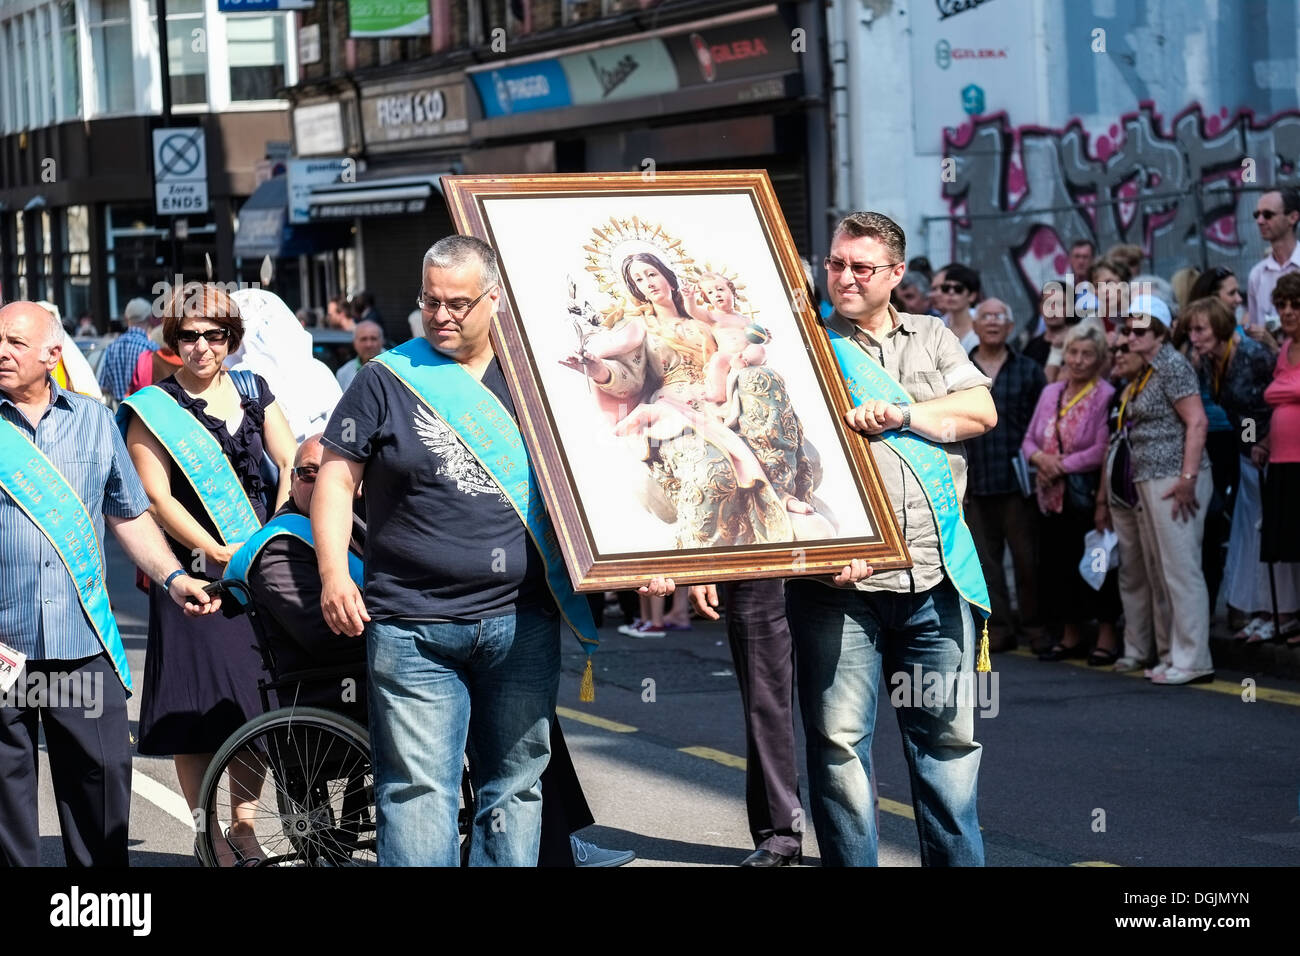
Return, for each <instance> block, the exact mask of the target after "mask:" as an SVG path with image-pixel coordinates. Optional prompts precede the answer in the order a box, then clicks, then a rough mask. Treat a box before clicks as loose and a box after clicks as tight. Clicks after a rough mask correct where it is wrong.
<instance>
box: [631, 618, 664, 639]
mask: <svg viewBox="0 0 1300 956" xmlns="http://www.w3.org/2000/svg"><path fill="white" fill-rule="evenodd" d="M626 633H627V636H628V637H663V636H664V634H665V633H666V632H665V631H664V629H663V628H662V627H655V626H654V625H653V624H651V623H650V622H649V621H642V622H641V623H640V624H638V625H637V626H636V627H634V628H632V630H630V631H627V632H626Z"/></svg>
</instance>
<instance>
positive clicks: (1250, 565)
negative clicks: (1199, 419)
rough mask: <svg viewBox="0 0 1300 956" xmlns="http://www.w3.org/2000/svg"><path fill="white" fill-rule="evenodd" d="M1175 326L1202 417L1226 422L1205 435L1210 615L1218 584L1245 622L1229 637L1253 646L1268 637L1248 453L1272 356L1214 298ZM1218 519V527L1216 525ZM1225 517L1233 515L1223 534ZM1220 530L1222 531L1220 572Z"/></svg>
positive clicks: (1262, 432)
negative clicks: (1215, 413) (1209, 475)
mask: <svg viewBox="0 0 1300 956" xmlns="http://www.w3.org/2000/svg"><path fill="white" fill-rule="evenodd" d="M1179 319H1180V322H1181V324H1182V327H1183V329H1184V331H1185V334H1186V336H1187V340H1188V344H1189V345H1190V347H1191V350H1192V354H1191V356H1190V357H1191V358H1192V361H1193V362H1194V363H1195V364H1196V365H1197V372H1198V374H1199V375H1200V379H1201V396H1202V400H1203V401H1204V402H1206V405H1207V412H1208V411H1209V409H1210V408H1217V409H1220V410H1221V412H1220V414H1221V415H1222V417H1223V418H1224V420H1225V421H1224V427H1223V429H1222V430H1220V431H1214V430H1213V428H1212V430H1211V435H1210V438H1209V442H1208V446H1207V447H1208V450H1209V453H1210V462H1211V465H1212V468H1213V472H1214V488H1215V495H1214V498H1213V499H1212V501H1211V504H1210V510H1211V514H1209V515H1207V517H1206V525H1205V528H1206V531H1205V548H1204V553H1203V555H1202V562H1203V566H1204V568H1205V579H1206V585H1207V587H1208V588H1209V593H1210V608H1211V609H1213V608H1214V606H1215V604H1216V603H1217V596H1218V584H1219V582H1220V579H1222V581H1223V583H1224V591H1225V597H1226V600H1227V603H1228V613H1229V616H1230V618H1232V617H1236V618H1237V619H1238V620H1240V617H1241V616H1242V615H1243V613H1244V615H1245V616H1246V617H1247V619H1248V620H1249V623H1248V624H1247V625H1246V626H1245V627H1244V628H1242V629H1241V630H1239V631H1238V632H1237V633H1236V634H1235V635H1233V636H1234V638H1235V639H1236V640H1239V641H1250V642H1252V643H1254V642H1258V641H1260V640H1271V639H1272V638H1273V637H1274V636H1275V635H1274V633H1273V624H1272V621H1271V619H1270V618H1269V617H1268V614H1267V611H1266V609H1267V608H1268V607H1269V606H1270V601H1269V592H1268V575H1267V573H1264V574H1260V573H1259V571H1260V570H1261V569H1260V565H1259V561H1258V555H1259V487H1260V481H1259V479H1260V472H1259V469H1258V467H1256V465H1255V464H1254V463H1253V462H1252V460H1251V454H1252V452H1253V451H1254V450H1255V449H1256V447H1257V445H1258V442H1259V441H1261V440H1263V439H1264V438H1265V437H1266V436H1267V434H1268V428H1269V407H1268V403H1267V402H1265V401H1264V389H1265V387H1266V386H1267V385H1268V383H1269V381H1270V380H1271V379H1272V377H1273V356H1272V355H1270V354H1269V351H1268V349H1266V348H1264V346H1262V345H1260V344H1259V343H1258V342H1256V341H1255V340H1254V339H1250V338H1247V337H1245V336H1242V335H1239V334H1238V333H1237V323H1236V322H1235V320H1234V319H1233V317H1232V314H1231V313H1230V312H1229V311H1228V310H1227V309H1226V308H1225V307H1224V304H1223V301H1222V300H1221V299H1219V298H1218V297H1207V298H1203V299H1196V300H1195V301H1193V302H1192V303H1191V304H1190V305H1189V306H1188V307H1187V310H1186V312H1185V313H1184V314H1183V315H1182V316H1180V317H1179ZM1225 444H1226V449H1225V448H1224V447H1223V446H1224V445H1225ZM1225 451H1226V452H1227V453H1228V454H1230V456H1231V457H1226V456H1225ZM1220 513H1222V514H1223V515H1224V519H1225V520H1222V521H1220V520H1219V517H1220ZM1227 514H1231V516H1232V521H1231V528H1230V530H1229V525H1228V522H1227V520H1226V515H1227ZM1224 531H1228V534H1227V536H1226V540H1227V542H1228V551H1227V561H1226V573H1225V562H1224V552H1223V543H1224V540H1225V536H1224V534H1223V532H1224ZM1252 612H1253V613H1254V619H1253V620H1250V619H1249V616H1250V614H1251V613H1252Z"/></svg>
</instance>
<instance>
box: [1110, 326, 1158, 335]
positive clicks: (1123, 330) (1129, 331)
mask: <svg viewBox="0 0 1300 956" xmlns="http://www.w3.org/2000/svg"><path fill="white" fill-rule="evenodd" d="M1115 331H1116V332H1117V333H1118V334H1120V335H1129V336H1133V335H1146V334H1147V333H1148V332H1150V331H1151V327H1150V326H1146V327H1144V328H1138V327H1137V326H1135V325H1121V326H1120V327H1119V328H1117V329H1116V330H1115Z"/></svg>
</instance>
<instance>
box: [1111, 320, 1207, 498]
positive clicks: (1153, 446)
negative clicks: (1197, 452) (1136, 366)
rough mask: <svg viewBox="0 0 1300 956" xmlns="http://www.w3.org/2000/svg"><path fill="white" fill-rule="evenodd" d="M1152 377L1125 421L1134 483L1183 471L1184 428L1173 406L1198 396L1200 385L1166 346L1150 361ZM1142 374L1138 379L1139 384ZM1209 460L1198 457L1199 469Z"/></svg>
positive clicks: (1133, 400)
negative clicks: (1131, 451)
mask: <svg viewBox="0 0 1300 956" xmlns="http://www.w3.org/2000/svg"><path fill="white" fill-rule="evenodd" d="M1151 368H1152V373H1151V377H1150V378H1149V379H1148V380H1147V384H1146V385H1145V386H1144V387H1143V389H1142V391H1140V392H1138V393H1137V394H1136V395H1135V396H1134V397H1132V398H1130V399H1129V401H1128V403H1127V406H1126V409H1125V412H1124V420H1125V422H1126V423H1127V424H1128V426H1129V443H1130V445H1131V446H1132V449H1133V480H1134V481H1151V480H1153V479H1156V478H1174V477H1176V476H1178V475H1180V474H1182V471H1183V443H1184V441H1185V440H1186V437H1187V427H1186V426H1185V425H1184V424H1183V420H1182V419H1181V418H1180V417H1179V416H1178V411H1177V409H1175V408H1174V403H1175V402H1178V401H1180V400H1182V399H1184V398H1186V397H1187V396H1188V395H1196V396H1198V397H1199V396H1200V394H1201V387H1200V382H1199V380H1198V379H1197V377H1196V370H1195V369H1193V368H1192V364H1191V363H1190V362H1188V361H1187V359H1185V358H1183V356H1182V355H1180V354H1179V353H1178V350H1177V349H1175V348H1174V347H1173V346H1172V345H1170V344H1169V343H1168V342H1166V343H1165V344H1164V345H1162V346H1160V350H1159V351H1158V352H1156V354H1155V355H1154V356H1152V358H1151ZM1145 375H1146V373H1145V372H1144V373H1143V374H1142V375H1141V376H1139V377H1138V379H1137V381H1138V382H1141V381H1142V379H1143V378H1144V377H1145ZM1209 465H1210V459H1209V456H1208V455H1207V454H1205V453H1204V452H1202V453H1201V465H1200V467H1201V468H1208V467H1209Z"/></svg>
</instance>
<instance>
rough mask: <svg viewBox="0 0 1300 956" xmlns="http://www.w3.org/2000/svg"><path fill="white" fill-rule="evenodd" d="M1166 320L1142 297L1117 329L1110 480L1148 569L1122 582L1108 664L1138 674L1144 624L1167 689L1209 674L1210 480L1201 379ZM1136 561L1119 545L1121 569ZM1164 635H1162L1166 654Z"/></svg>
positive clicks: (1145, 653)
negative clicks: (1115, 649)
mask: <svg viewBox="0 0 1300 956" xmlns="http://www.w3.org/2000/svg"><path fill="white" fill-rule="evenodd" d="M1169 325H1170V314H1169V307H1168V306H1167V305H1165V303H1164V302H1162V301H1161V300H1160V299H1157V298H1155V297H1154V296H1147V295H1141V296H1137V297H1136V298H1135V299H1134V300H1133V302H1132V303H1130V305H1129V314H1128V315H1127V316H1124V317H1123V318H1122V319H1121V321H1120V324H1119V325H1118V327H1117V330H1116V342H1117V348H1123V347H1125V346H1127V354H1128V355H1129V361H1128V362H1127V363H1125V365H1124V368H1125V369H1126V370H1127V371H1128V373H1129V374H1130V375H1131V376H1132V377H1131V378H1130V381H1129V383H1128V385H1127V386H1126V387H1125V389H1124V391H1123V393H1122V394H1121V398H1120V408H1119V419H1118V423H1117V441H1118V442H1119V443H1120V445H1121V446H1122V448H1123V450H1122V451H1121V450H1120V449H1118V448H1117V451H1116V455H1115V457H1113V458H1112V464H1111V479H1112V483H1113V484H1112V488H1114V489H1117V492H1116V493H1117V494H1118V496H1119V497H1120V499H1121V500H1122V503H1123V504H1125V505H1127V506H1129V507H1131V508H1132V509H1133V512H1132V513H1131V517H1134V518H1136V531H1137V538H1138V542H1139V544H1140V551H1141V559H1140V560H1141V561H1142V563H1143V565H1144V569H1145V572H1146V575H1145V582H1140V581H1139V580H1138V579H1137V577H1136V576H1133V575H1130V576H1128V577H1127V578H1126V577H1125V576H1123V575H1122V576H1121V578H1120V598H1121V600H1122V602H1123V604H1124V617H1125V621H1126V623H1127V625H1128V626H1127V627H1126V630H1125V634H1124V656H1123V657H1122V658H1120V660H1118V661H1116V663H1115V667H1116V669H1117V670H1136V669H1137V668H1138V667H1141V666H1142V661H1144V660H1146V659H1149V657H1150V651H1151V647H1150V644H1149V643H1148V636H1147V635H1145V634H1142V633H1139V631H1140V630H1141V629H1142V622H1143V621H1146V620H1150V621H1151V622H1152V625H1153V627H1154V630H1155V632H1156V645H1157V648H1161V650H1162V653H1161V658H1162V659H1161V660H1159V661H1158V662H1157V663H1156V664H1155V666H1154V667H1152V668H1150V669H1149V670H1148V671H1147V676H1148V678H1149V679H1150V680H1151V682H1152V683H1156V684H1171V685H1173V684H1190V683H1203V682H1206V681H1211V680H1213V679H1214V665H1213V663H1212V662H1211V659H1210V609H1209V597H1208V594H1207V592H1206V589H1205V576H1204V574H1203V573H1202V571H1201V540H1202V535H1203V534H1204V528H1205V511H1206V505H1208V504H1209V500H1210V494H1211V492H1212V491H1213V482H1212V481H1211V478H1210V461H1209V458H1208V456H1207V455H1206V453H1205V434H1206V418H1205V409H1204V407H1203V406H1202V404H1201V394H1200V383H1199V382H1198V381H1197V378H1196V372H1195V371H1194V370H1193V368H1192V366H1191V364H1190V363H1189V362H1188V361H1187V359H1185V358H1183V356H1182V355H1180V354H1179V353H1178V352H1177V351H1176V350H1175V349H1174V347H1173V346H1172V345H1170V344H1169V342H1168V336H1169ZM1133 359H1136V360H1137V361H1136V362H1134V361H1132V360H1133ZM1125 459H1127V460H1125ZM1123 499H1127V500H1123ZM1099 505H1100V502H1099ZM1099 510H1101V509H1100V507H1099ZM1099 517H1100V516H1099ZM1099 523H1100V522H1099ZM1135 558H1136V556H1135V555H1133V554H1131V553H1125V551H1124V550H1123V548H1122V547H1121V557H1120V561H1121V567H1123V563H1124V562H1125V561H1129V562H1132V561H1134V559H1135ZM1126 585H1127V586H1126ZM1162 631H1165V632H1166V633H1167V635H1168V652H1167V654H1165V653H1163V648H1162V645H1163V644H1164V642H1163V641H1162V640H1161V632H1162Z"/></svg>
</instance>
